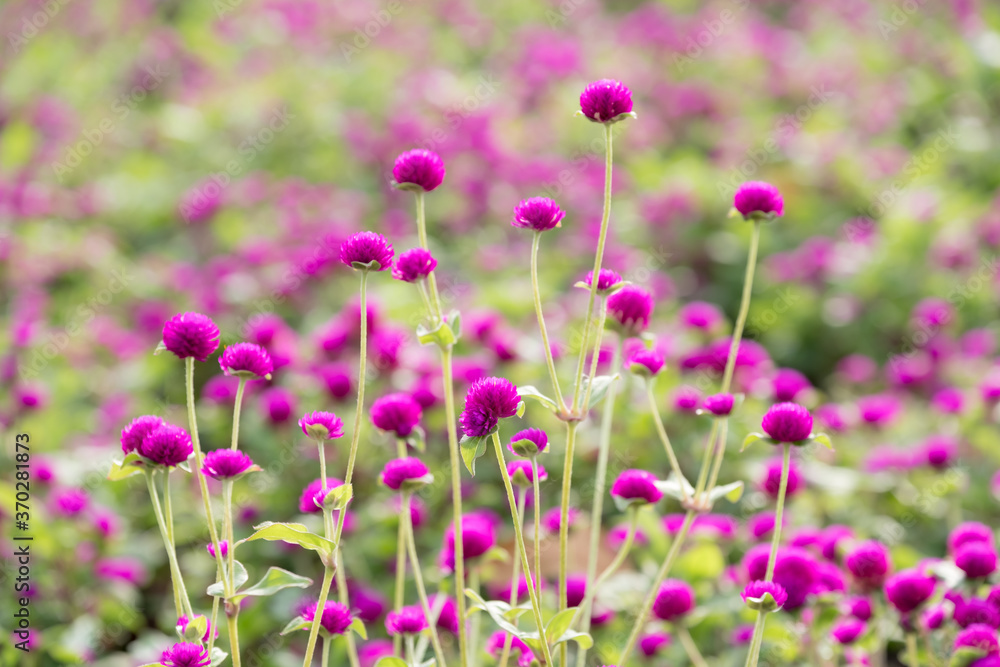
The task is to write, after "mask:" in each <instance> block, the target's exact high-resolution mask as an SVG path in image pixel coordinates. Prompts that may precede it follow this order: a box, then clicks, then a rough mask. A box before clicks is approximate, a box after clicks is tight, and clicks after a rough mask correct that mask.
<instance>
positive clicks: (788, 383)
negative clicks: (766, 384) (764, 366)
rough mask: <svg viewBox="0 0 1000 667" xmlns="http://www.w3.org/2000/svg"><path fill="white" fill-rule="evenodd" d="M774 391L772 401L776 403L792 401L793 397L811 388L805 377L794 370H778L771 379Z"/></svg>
mask: <svg viewBox="0 0 1000 667" xmlns="http://www.w3.org/2000/svg"><path fill="white" fill-rule="evenodd" d="M771 386H772V388H773V389H774V400H776V401H778V402H788V401H794V400H795V397H796V396H798V395H799V394H801V393H802V392H804V391H806V390H807V389H811V388H812V384H810V382H809V380H808V379H807V378H806V376H805V375H803V374H802V373H800V372H798V371H797V370H795V369H794V368H779V369H778V370H777V371H776V372H775V374H774V377H773V378H771Z"/></svg>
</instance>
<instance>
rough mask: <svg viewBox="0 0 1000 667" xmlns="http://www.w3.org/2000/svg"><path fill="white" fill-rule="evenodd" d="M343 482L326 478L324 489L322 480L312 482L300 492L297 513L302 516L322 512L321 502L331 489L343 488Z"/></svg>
mask: <svg viewBox="0 0 1000 667" xmlns="http://www.w3.org/2000/svg"><path fill="white" fill-rule="evenodd" d="M343 484H344V483H343V482H341V481H340V480H339V479H335V478H333V477H327V478H326V487H324V486H323V480H322V478H320V479H317V480H314V481H312V482H311V483H310V484H309V485H308V486H306V488H304V489H303V490H302V495H300V496H299V511H300V512H302V513H303V514H318V513H320V512H322V511H323V507H322V505H323V500H324V499H325V498H326V494H328V493H329V492H330V491H332V490H333V489H336V488H337V487H339V486H343Z"/></svg>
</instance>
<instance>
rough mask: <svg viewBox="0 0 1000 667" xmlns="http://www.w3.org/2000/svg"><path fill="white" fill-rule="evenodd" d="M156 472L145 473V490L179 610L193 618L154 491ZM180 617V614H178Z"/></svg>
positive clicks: (171, 542)
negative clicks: (164, 551)
mask: <svg viewBox="0 0 1000 667" xmlns="http://www.w3.org/2000/svg"><path fill="white" fill-rule="evenodd" d="M155 475H156V472H147V473H146V488H147V489H149V499H150V500H151V501H152V504H153V513H154V514H155V515H156V524H157V525H158V526H159V528H160V536H161V537H162V538H163V548H164V549H166V551H167V561H168V562H169V564H170V578H171V581H172V583H173V587H174V596H175V598H176V599H178V600H179V601H180V609H181V611H182V612H183V613H185V614H187V616H188V618H193V617H194V612H193V611H191V601H190V600H189V599H188V594H187V589H186V588H185V587H184V577H183V576H182V575H181V568H180V567H179V566H178V564H177V550H176V549H175V548H174V543H173V540H172V539H170V535H168V534H167V522H166V519H164V517H163V510H162V508H161V506H160V495H159V493H157V491H156V479H155ZM178 616H180V614H178Z"/></svg>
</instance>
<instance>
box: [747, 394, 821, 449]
mask: <svg viewBox="0 0 1000 667" xmlns="http://www.w3.org/2000/svg"><path fill="white" fill-rule="evenodd" d="M760 426H761V428H762V429H764V433H767V434H768V435H769V436H771V438H773V439H774V440H776V441H777V442H789V443H798V442H802V441H803V440H806V439H808V438H809V436H810V435H811V434H812V427H813V418H812V415H811V414H809V410H807V409H806V408H805V407H803V406H801V405H799V404H798V403H778V404H776V405H772V406H771V408H770V409H769V410H768V411H767V413H766V414H765V415H764V419H762V420H761V423H760Z"/></svg>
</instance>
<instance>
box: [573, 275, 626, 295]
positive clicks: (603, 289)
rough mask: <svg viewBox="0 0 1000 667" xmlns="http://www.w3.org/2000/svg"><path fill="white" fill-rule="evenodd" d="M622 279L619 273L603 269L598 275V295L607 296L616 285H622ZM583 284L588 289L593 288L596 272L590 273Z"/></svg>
mask: <svg viewBox="0 0 1000 667" xmlns="http://www.w3.org/2000/svg"><path fill="white" fill-rule="evenodd" d="M621 281H622V277H621V276H620V275H619V274H618V272H617V271H612V270H611V269H601V272H600V273H598V274H597V293H598V294H605V293H607V291H608V290H610V289H611V288H612V287H614V286H615V285H618V284H619V283H621ZM583 284H584V285H586V286H587V287H593V285H594V272H593V271H588V272H587V275H586V277H585V278H584V279H583Z"/></svg>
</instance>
